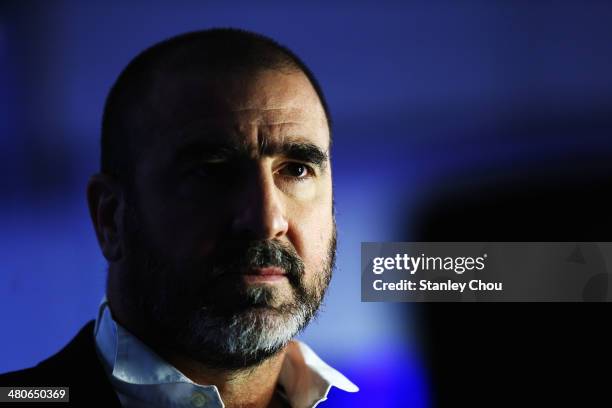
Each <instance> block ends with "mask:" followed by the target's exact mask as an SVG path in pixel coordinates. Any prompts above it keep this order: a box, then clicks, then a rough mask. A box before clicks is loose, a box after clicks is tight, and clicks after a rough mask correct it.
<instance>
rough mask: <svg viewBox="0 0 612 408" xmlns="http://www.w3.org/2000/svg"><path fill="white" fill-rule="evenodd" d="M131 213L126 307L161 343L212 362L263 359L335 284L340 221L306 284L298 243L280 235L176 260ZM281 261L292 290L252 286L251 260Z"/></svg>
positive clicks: (232, 364) (226, 364) (233, 364)
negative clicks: (248, 282) (246, 279)
mask: <svg viewBox="0 0 612 408" xmlns="http://www.w3.org/2000/svg"><path fill="white" fill-rule="evenodd" d="M139 218H140V217H138V214H135V213H132V215H131V217H130V219H129V220H128V221H127V222H126V231H125V233H126V241H127V251H128V253H127V254H126V265H127V271H123V273H124V274H125V278H124V279H122V280H121V285H120V286H121V288H120V292H121V299H122V304H123V308H124V310H129V313H130V314H131V315H132V319H138V320H139V321H140V322H141V323H142V325H143V326H144V327H146V333H147V337H148V338H146V339H144V340H145V341H146V342H147V343H149V344H150V345H151V346H153V347H154V348H156V349H157V350H164V351H167V352H170V353H181V354H183V355H186V356H189V357H190V358H192V359H194V360H196V361H199V362H201V363H202V364H204V365H206V366H207V367H210V368H219V369H240V368H246V367H251V366H254V365H257V364H259V363H261V362H262V361H264V360H265V359H267V358H269V357H271V356H273V355H274V354H276V353H277V352H278V351H280V350H281V349H283V348H284V347H285V346H286V345H287V343H288V342H289V341H290V340H291V339H292V338H293V337H295V335H297V334H298V333H299V332H300V331H301V330H302V329H304V328H305V327H306V326H307V325H308V323H309V322H310V321H311V320H312V319H313V318H314V317H315V316H316V313H317V311H318V310H319V307H320V305H321V303H322V301H323V298H324V295H325V292H326V290H327V287H328V285H329V282H330V279H331V275H332V270H333V268H334V263H335V253H336V229H335V225H334V233H333V236H332V237H331V239H330V242H329V249H328V254H327V257H326V259H324V260H323V262H322V263H321V265H322V266H321V270H320V271H319V273H317V274H316V276H314V278H315V279H314V282H312V283H311V284H310V286H307V284H306V282H305V280H304V265H303V262H302V261H301V259H300V257H299V256H298V255H297V253H296V252H295V250H294V249H293V248H292V247H290V246H288V245H286V244H283V243H280V242H278V241H273V240H270V241H250V242H246V241H235V242H233V243H230V244H228V245H227V246H226V247H225V248H224V249H223V250H220V251H217V252H215V254H213V255H211V256H208V257H207V258H206V259H198V260H193V259H190V260H169V259H163V257H161V256H160V255H159V252H158V251H156V250H154V249H153V248H152V247H151V245H149V243H148V242H147V239H146V232H145V231H144V229H143V228H142V225H141V224H140V223H139ZM263 266H278V267H282V268H283V269H284V270H285V271H286V273H287V278H288V280H289V283H290V286H291V289H292V290H291V292H292V293H291V296H290V297H288V296H287V293H286V291H284V292H285V296H284V298H283V296H282V294H281V293H278V292H280V290H279V288H277V287H274V286H268V285H262V286H259V285H258V286H252V287H250V286H245V285H244V284H243V283H242V280H241V276H240V275H239V272H240V271H241V270H243V269H244V268H245V267H263Z"/></svg>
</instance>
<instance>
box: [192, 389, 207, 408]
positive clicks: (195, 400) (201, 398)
mask: <svg viewBox="0 0 612 408" xmlns="http://www.w3.org/2000/svg"><path fill="white" fill-rule="evenodd" d="M206 399H207V398H206V395H204V394H202V393H201V392H194V393H193V394H191V405H193V406H194V407H203V406H204V404H206Z"/></svg>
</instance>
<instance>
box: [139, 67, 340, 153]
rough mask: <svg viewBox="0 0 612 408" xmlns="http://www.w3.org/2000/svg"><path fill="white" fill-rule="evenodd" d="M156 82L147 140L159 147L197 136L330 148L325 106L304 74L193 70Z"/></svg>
mask: <svg viewBox="0 0 612 408" xmlns="http://www.w3.org/2000/svg"><path fill="white" fill-rule="evenodd" d="M158 82H159V84H158V86H156V87H155V89H156V90H155V92H154V93H153V95H152V101H151V106H152V107H153V115H152V117H154V118H155V120H156V122H157V124H156V126H155V127H156V131H155V132H152V134H151V135H150V137H152V138H154V140H152V141H149V142H153V143H152V144H153V145H154V146H155V149H165V150H167V149H174V148H178V147H181V146H183V145H184V144H186V143H191V142H193V141H194V140H197V139H201V140H210V141H214V142H226V143H233V144H240V145H251V146H257V145H261V143H265V142H266V141H267V142H274V143H282V142H283V141H285V140H288V141H291V140H295V139H299V140H307V141H309V142H310V143H313V144H316V145H318V146H320V147H321V148H325V149H327V147H328V144H329V131H328V126H327V120H326V117H325V113H324V110H323V107H322V105H321V103H320V101H319V98H318V95H317V94H316V92H315V90H314V89H313V87H312V85H311V84H310V82H309V80H308V78H307V77H306V76H305V75H304V74H303V73H302V72H297V71H293V72H281V71H277V70H263V71H259V72H255V73H251V74H232V75H227V74H201V73H189V74H185V75H180V76H178V75H174V76H171V77H170V78H166V80H164V81H161V82H160V81H158Z"/></svg>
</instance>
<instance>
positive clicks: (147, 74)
mask: <svg viewBox="0 0 612 408" xmlns="http://www.w3.org/2000/svg"><path fill="white" fill-rule="evenodd" d="M202 68H204V69H205V70H206V71H208V72H213V73H223V72H252V71H257V70H258V69H278V70H289V71H296V70H297V71H301V72H303V73H304V74H305V75H306V77H307V78H308V80H309V81H310V83H311V84H312V86H313V88H314V90H315V91H316V93H317V95H318V97H319V100H320V102H321V105H322V106H323V110H324V112H325V116H326V119H327V124H328V128H329V130H330V143H331V115H330V112H329V108H328V105H327V102H326V100H325V96H324V95H323V91H322V89H321V87H320V85H319V83H318V81H317V79H316V78H315V76H314V75H313V73H312V72H311V71H310V69H308V67H307V66H306V65H305V64H304V62H302V60H301V59H300V58H299V57H298V56H297V55H296V54H295V53H293V52H292V51H291V50H289V49H288V48H287V47H285V46H283V45H280V44H279V43H277V42H276V41H274V40H272V39H271V38H268V37H265V36H263V35H261V34H257V33H253V32H250V31H245V30H240V29H234V28H215V29H209V30H201V31H194V32H189V33H186V34H182V35H179V36H176V37H172V38H169V39H167V40H165V41H162V42H160V43H157V44H155V45H153V46H151V47H149V48H147V49H146V50H144V51H142V52H141V53H140V54H138V55H137V56H136V57H135V58H134V59H133V60H132V61H130V63H129V64H128V65H127V66H126V67H125V68H124V70H123V71H122V72H121V74H120V75H119V77H118V78H117V80H116V81H115V83H114V85H113V86H112V88H111V91H110V92H109V95H108V97H107V99H106V103H105V106H104V114H103V118H102V137H101V160H100V161H101V163H100V170H101V172H102V173H105V174H108V175H111V176H114V177H115V178H117V179H119V180H122V181H124V182H127V183H131V182H132V181H133V180H131V177H132V172H133V166H134V162H135V161H136V159H137V157H136V154H135V152H136V150H137V149H136V147H137V146H135V143H136V140H135V139H139V138H137V137H134V135H135V134H138V132H142V131H143V130H144V129H143V125H144V124H143V123H142V120H143V119H144V118H143V117H142V115H139V111H142V109H143V105H146V103H145V102H146V100H147V97H148V96H149V95H150V93H151V91H152V90H153V89H154V87H155V84H156V79H158V78H160V76H162V77H163V75H166V74H169V73H173V72H181V73H183V72H185V71H189V70H190V69H202ZM140 140H142V138H140Z"/></svg>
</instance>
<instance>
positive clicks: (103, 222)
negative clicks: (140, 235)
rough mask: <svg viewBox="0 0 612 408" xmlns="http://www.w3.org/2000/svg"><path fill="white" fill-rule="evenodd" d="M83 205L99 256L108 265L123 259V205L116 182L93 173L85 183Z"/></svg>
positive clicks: (120, 190)
mask: <svg viewBox="0 0 612 408" xmlns="http://www.w3.org/2000/svg"><path fill="white" fill-rule="evenodd" d="M87 203H88V205H89V215H90V216H91V220H92V222H93V226H94V229H95V231H96V236H97V238H98V244H99V245H100V249H102V255H104V257H105V258H106V259H107V260H108V261H109V262H117V261H119V260H120V259H121V258H122V257H123V253H124V251H123V245H124V244H123V236H122V231H123V217H124V212H125V202H124V195H123V190H122V188H121V186H120V185H119V183H118V182H117V181H116V180H114V179H113V178H112V177H110V176H108V175H105V174H101V173H98V174H94V175H93V176H91V178H90V179H89V183H88V184H87Z"/></svg>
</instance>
